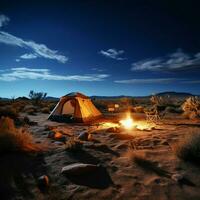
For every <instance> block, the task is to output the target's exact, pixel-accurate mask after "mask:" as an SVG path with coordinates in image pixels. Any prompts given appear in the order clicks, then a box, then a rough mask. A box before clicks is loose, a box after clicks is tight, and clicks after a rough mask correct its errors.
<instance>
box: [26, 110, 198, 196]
mask: <svg viewBox="0 0 200 200" xmlns="http://www.w3.org/2000/svg"><path fill="white" fill-rule="evenodd" d="M29 117H30V119H31V120H32V121H36V122H38V125H37V126H31V127H29V130H30V132H31V133H32V134H33V135H34V136H35V138H36V141H37V142H40V143H47V144H48V147H49V148H50V150H49V151H48V152H46V153H45V154H44V157H43V159H44V163H43V166H44V168H45V171H43V172H44V173H45V174H46V175H48V176H49V178H50V185H51V188H53V189H52V190H51V192H52V194H51V193H50V195H47V194H45V193H44V194H42V193H40V192H38V191H37V190H36V189H34V187H32V188H31V187H30V188H31V190H32V191H31V192H32V193H34V195H33V196H32V198H30V199H73V200H74V199H77V200H80V199H81V200H82V199H87V200H89V199H102V200H111V199H116V200H118V199H120V200H128V199H131V200H132V199H138V200H167V199H168V200H186V199H188V200H199V199H200V168H199V167H198V166H195V165H193V164H190V163H185V162H183V161H181V160H179V159H177V157H176V156H175V154H174V152H173V148H172V147H173V145H174V144H175V143H176V142H177V141H178V140H179V139H180V138H182V137H184V135H187V134H190V133H191V132H193V131H200V122H199V121H195V122H191V121H189V120H185V119H182V118H181V117H174V116H168V118H167V119H165V120H163V121H162V122H160V123H159V124H158V125H157V126H156V127H155V128H154V129H153V130H151V131H141V130H131V131H125V130H124V131H122V132H121V133H114V132H108V131H106V130H98V131H95V132H94V133H93V134H92V135H93V139H94V142H84V147H83V150H82V151H81V152H79V153H76V152H74V153H70V152H67V151H66V150H65V146H64V145H63V144H62V143H61V142H56V141H55V140H52V139H50V138H48V137H47V136H48V133H49V131H47V130H45V127H46V126H47V125H48V126H52V127H55V128H56V130H57V131H60V132H61V133H62V134H66V135H78V134H79V133H80V132H82V131H87V130H92V129H95V126H92V127H91V126H83V125H78V124H76V125H74V124H62V123H56V122H51V121H47V120H46V119H47V115H45V114H39V115H37V116H29ZM130 141H132V144H134V147H135V151H136V152H138V153H141V154H143V153H145V158H147V159H148V160H151V161H152V162H153V163H154V164H155V165H157V166H158V167H159V168H160V169H162V170H163V172H165V173H158V172H156V171H152V170H146V169H143V168H141V167H140V166H138V165H136V164H135V163H134V162H133V161H131V160H130V158H129V157H128V156H127V153H126V152H127V150H128V148H129V146H130ZM75 162H83V163H92V164H101V165H102V166H104V167H105V168H106V170H107V174H106V175H102V176H98V175H97V176H96V177H90V176H88V177H86V178H85V180H82V181H79V180H78V181H77V180H69V179H67V178H66V177H65V176H64V175H61V173H60V172H61V169H62V167H64V166H66V165H68V164H71V163H75ZM177 174H178V175H180V174H181V175H184V177H186V178H187V179H188V180H189V181H190V182H192V183H193V184H194V185H193V186H190V185H188V184H179V183H178V182H177V181H175V180H174V179H173V178H172V177H173V176H176V175H177ZM41 175H42V174H41ZM91 176H93V175H91ZM91 178H93V180H92V179H91ZM94 179H95V181H94ZM27 199H28V198H27Z"/></svg>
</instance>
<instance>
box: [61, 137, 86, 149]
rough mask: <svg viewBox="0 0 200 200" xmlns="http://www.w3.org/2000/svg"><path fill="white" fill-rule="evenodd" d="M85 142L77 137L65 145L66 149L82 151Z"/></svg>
mask: <svg viewBox="0 0 200 200" xmlns="http://www.w3.org/2000/svg"><path fill="white" fill-rule="evenodd" d="M82 146H83V142H82V141H80V140H79V139H77V138H76V137H71V138H69V139H68V140H67V141H66V143H65V149H66V150H67V151H73V152H74V151H80V150H81V149H82Z"/></svg>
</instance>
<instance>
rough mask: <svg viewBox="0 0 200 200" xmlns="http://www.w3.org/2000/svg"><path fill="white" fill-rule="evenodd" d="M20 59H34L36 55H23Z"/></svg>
mask: <svg viewBox="0 0 200 200" xmlns="http://www.w3.org/2000/svg"><path fill="white" fill-rule="evenodd" d="M20 58H21V59H34V58H37V55H35V54H33V53H25V54H23V55H21V56H20Z"/></svg>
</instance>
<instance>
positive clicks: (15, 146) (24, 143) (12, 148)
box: [0, 117, 42, 153]
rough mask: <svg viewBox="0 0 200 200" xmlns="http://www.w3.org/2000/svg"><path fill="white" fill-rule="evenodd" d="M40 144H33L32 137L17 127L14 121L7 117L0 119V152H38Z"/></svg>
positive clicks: (40, 148)
mask: <svg viewBox="0 0 200 200" xmlns="http://www.w3.org/2000/svg"><path fill="white" fill-rule="evenodd" d="M41 150H42V147H41V145H38V144H35V143H34V140H33V137H32V136H31V134H30V133H28V132H27V131H25V130H22V129H17V128H16V127H15V125H14V121H13V120H12V119H10V118H8V117H2V118H1V119H0V153H3V152H38V151H41Z"/></svg>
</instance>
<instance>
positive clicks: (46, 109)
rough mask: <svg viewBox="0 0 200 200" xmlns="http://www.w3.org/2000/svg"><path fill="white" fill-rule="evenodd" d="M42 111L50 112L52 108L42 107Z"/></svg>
mask: <svg viewBox="0 0 200 200" xmlns="http://www.w3.org/2000/svg"><path fill="white" fill-rule="evenodd" d="M41 112H42V113H46V114H48V113H50V110H49V108H48V107H45V108H42V109H41Z"/></svg>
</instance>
